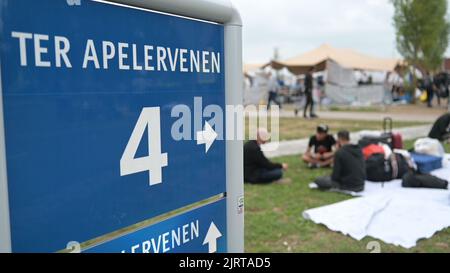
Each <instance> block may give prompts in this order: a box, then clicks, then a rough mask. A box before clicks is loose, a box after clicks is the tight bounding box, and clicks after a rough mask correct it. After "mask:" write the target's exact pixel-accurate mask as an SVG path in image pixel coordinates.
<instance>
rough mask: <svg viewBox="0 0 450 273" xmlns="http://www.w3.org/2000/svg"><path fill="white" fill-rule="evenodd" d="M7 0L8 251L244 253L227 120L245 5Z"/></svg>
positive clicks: (2, 192) (3, 98) (3, 105)
mask: <svg viewBox="0 0 450 273" xmlns="http://www.w3.org/2000/svg"><path fill="white" fill-rule="evenodd" d="M4 1H7V0H0V3H1V2H4ZM7 2H8V5H5V8H3V9H2V11H1V14H0V16H1V18H2V21H3V22H4V24H3V26H2V28H1V29H0V36H1V37H0V40H1V41H2V47H1V49H0V57H1V71H2V73H1V79H2V80H1V86H0V87H1V89H0V220H1V223H0V239H1V240H0V252H55V251H61V250H64V248H66V246H68V245H70V246H74V245H76V244H77V243H78V242H79V243H81V244H82V245H84V244H86V242H90V241H97V242H100V243H94V244H93V245H89V243H88V246H87V247H84V246H83V248H82V249H80V250H81V251H86V252H127V253H128V252H132V253H134V252H144V253H154V252H155V253H156V252H158V253H159V252H164V253H166V252H209V253H213V252H234V253H236V252H243V251H244V244H243V239H244V229H243V224H244V221H243V219H244V215H243V206H244V199H243V198H244V197H243V162H242V160H243V159H242V149H243V148H242V140H236V139H234V138H231V139H228V137H227V134H228V132H227V130H226V129H224V128H228V127H227V126H225V124H224V123H225V121H224V117H225V114H223V113H225V112H226V108H227V106H237V105H242V96H243V94H242V81H243V79H242V48H241V47H242V38H241V36H242V32H241V28H242V23H241V20H240V16H239V13H238V12H237V11H236V9H235V8H234V7H233V6H232V4H231V3H230V2H229V1H228V0H215V1H210V0H209V1H205V0H172V1H164V0H114V1H113V0H110V1H95V0H79V1H78V0H77V1H75V0H70V1H68V0H58V1H55V0H42V1H39V2H38V3H35V2H30V1H26V0H15V1H7ZM36 2H37V1H36ZM19 14H20V16H19ZM98 14H102V20H98ZM43 18H45V19H43ZM80 18H83V20H80ZM125 21H126V22H127V23H126V24H124V23H123V22H125ZM62 22H63V23H62ZM220 110H221V111H222V113H221V114H222V117H223V118H222V119H220V118H219V117H220V115H221V114H220ZM227 122H228V120H227ZM239 129H240V128H239ZM239 129H235V130H239ZM212 199H213V200H212ZM208 200H209V201H208ZM189 206H191V207H193V208H191V209H189V210H186V209H185V208H186V207H189ZM180 211H181V212H180ZM164 215H168V216H164ZM157 217H163V218H164V219H163V220H160V221H158V222H157V223H155V224H151V225H145V224H143V223H145V222H146V221H148V220H149V219H154V218H157ZM136 225H140V226H139V228H135V226H136ZM133 227H134V228H133ZM112 234H114V235H112Z"/></svg>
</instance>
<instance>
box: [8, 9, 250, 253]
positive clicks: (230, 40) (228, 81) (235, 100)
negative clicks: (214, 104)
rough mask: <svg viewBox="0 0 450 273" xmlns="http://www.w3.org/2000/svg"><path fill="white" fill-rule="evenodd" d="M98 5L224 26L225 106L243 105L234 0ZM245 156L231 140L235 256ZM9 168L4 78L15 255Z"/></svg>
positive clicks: (230, 234) (230, 231)
mask: <svg viewBox="0 0 450 273" xmlns="http://www.w3.org/2000/svg"><path fill="white" fill-rule="evenodd" d="M61 1H62V0H61ZM90 1H97V0H90ZM98 2H111V3H118V4H124V5H128V6H132V7H137V8H143V9H149V10H152V11H157V12H163V13H167V14H170V15H176V16H183V17H189V18H193V19H198V20H204V21H210V22H215V23H218V24H222V25H223V26H224V36H225V37H224V41H225V44H224V51H225V56H224V60H225V104H226V105H242V103H243V92H242V81H243V74H242V67H243V66H242V21H241V17H240V15H239V12H238V11H237V10H236V9H235V7H234V6H233V5H232V3H231V2H230V0H170V1H167V0H103V1H98ZM0 72H1V70H0ZM224 110H225V109H224ZM242 154H243V146H242V141H241V140H227V145H226V174H227V178H226V191H227V192H226V198H227V215H226V216H227V238H228V242H227V248H228V251H229V252H231V253H241V252H244V213H243V198H244V186H243V181H244V179H243V157H242ZM6 166H7V162H6V149H5V130H4V116H3V93H2V86H1V78H0V253H2V252H3V253H4V252H11V230H10V216H9V201H8V179H7V168H6Z"/></svg>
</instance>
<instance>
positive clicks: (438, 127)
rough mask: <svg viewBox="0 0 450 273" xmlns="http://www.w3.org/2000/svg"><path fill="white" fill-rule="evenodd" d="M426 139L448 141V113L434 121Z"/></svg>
mask: <svg viewBox="0 0 450 273" xmlns="http://www.w3.org/2000/svg"><path fill="white" fill-rule="evenodd" d="M428 137H429V138H433V139H437V140H439V141H448V140H450V113H446V114H444V115H442V116H440V117H439V118H438V119H437V120H436V122H435V123H434V125H433V128H431V131H430V133H429V134H428Z"/></svg>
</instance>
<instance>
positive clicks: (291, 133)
mask: <svg viewBox="0 0 450 273" xmlns="http://www.w3.org/2000/svg"><path fill="white" fill-rule="evenodd" d="M357 115H358V113H356V116H357ZM319 124H327V125H328V126H329V127H330V130H331V133H336V132H338V131H340V130H343V129H345V130H349V131H351V132H357V131H361V130H381V129H382V123H381V121H366V120H364V121H362V120H357V119H355V120H328V119H316V120H305V119H302V118H280V122H279V130H280V140H294V139H302V138H307V137H310V136H311V135H312V134H314V132H315V130H316V128H317V125H319ZM424 124H426V123H423V122H404V121H394V128H402V127H410V126H416V125H424ZM245 128H246V132H245V133H246V139H248V128H249V126H248V118H247V119H246V127H245ZM268 128H269V129H270V122H269V123H268Z"/></svg>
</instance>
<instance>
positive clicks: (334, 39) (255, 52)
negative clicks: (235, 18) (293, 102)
mask: <svg viewBox="0 0 450 273" xmlns="http://www.w3.org/2000/svg"><path fill="white" fill-rule="evenodd" d="M233 3H234V4H235V5H236V7H237V8H238V9H239V11H240V13H241V16H242V19H243V21H244V62H247V63H262V62H266V61H268V60H269V59H270V58H271V57H272V56H273V52H274V48H275V47H277V48H278V49H279V53H280V56H281V59H285V58H290V57H293V56H295V55H298V54H300V53H303V52H305V51H307V50H311V49H314V48H316V47H318V46H320V45H322V44H324V43H327V44H330V45H332V46H334V47H345V48H353V49H355V50H357V51H360V52H362V53H367V54H371V55H374V56H378V57H387V58H392V57H399V54H398V53H397V50H396V47H395V30H394V27H393V25H392V16H393V13H394V9H393V7H392V4H391V3H390V1H389V0H233ZM449 52H450V51H448V53H449Z"/></svg>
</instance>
